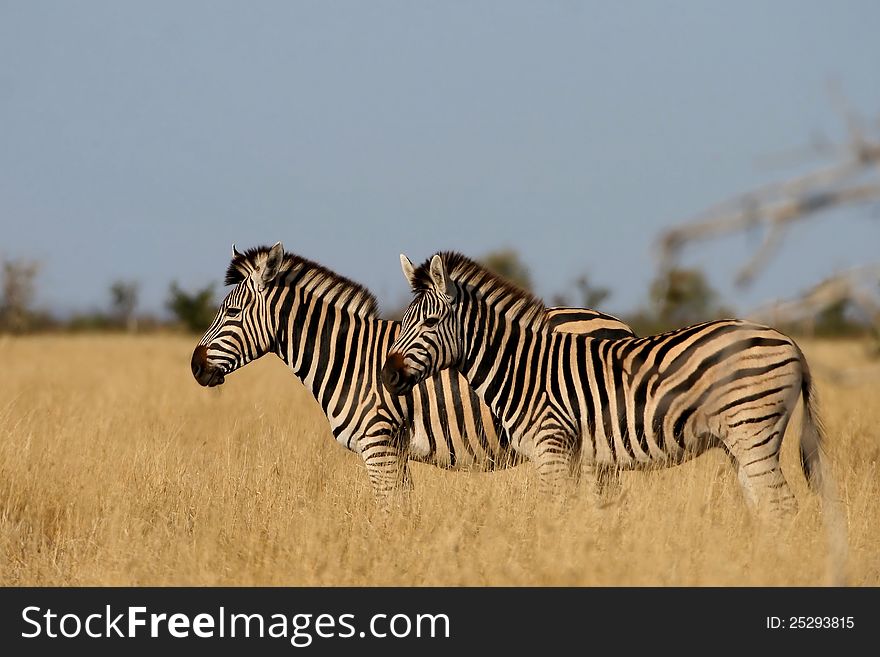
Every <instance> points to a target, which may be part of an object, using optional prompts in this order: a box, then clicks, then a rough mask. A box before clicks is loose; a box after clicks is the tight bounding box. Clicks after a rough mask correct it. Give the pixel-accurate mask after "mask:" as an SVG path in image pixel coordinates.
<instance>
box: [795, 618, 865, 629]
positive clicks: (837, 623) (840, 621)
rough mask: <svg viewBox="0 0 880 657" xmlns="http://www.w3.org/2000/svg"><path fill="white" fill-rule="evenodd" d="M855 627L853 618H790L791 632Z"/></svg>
mask: <svg viewBox="0 0 880 657" xmlns="http://www.w3.org/2000/svg"><path fill="white" fill-rule="evenodd" d="M853 627H855V619H854V618H853V617H852V616H790V617H789V619H788V629H790V630H839V629H843V630H849V629H852V628H853Z"/></svg>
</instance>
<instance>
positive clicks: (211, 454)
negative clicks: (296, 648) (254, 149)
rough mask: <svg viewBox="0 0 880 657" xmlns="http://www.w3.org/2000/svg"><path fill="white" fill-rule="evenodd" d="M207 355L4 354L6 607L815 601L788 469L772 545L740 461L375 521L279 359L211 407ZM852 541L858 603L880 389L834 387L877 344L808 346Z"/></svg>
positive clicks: (86, 347)
mask: <svg viewBox="0 0 880 657" xmlns="http://www.w3.org/2000/svg"><path fill="white" fill-rule="evenodd" d="M195 341H196V340H195V338H186V337H173V336H172V337H168V336H165V337H161V336H159V337H157V336H152V337H127V336H110V337H106V336H82V337H33V338H17V339H14V338H0V362H2V376H0V584H3V585H172V584H175V585H178V584H179V585H256V584H261V585H262V584H278V585H373V584H376V585H380V584H381V585H588V586H589V585H612V586H614V585H685V586H693V585H699V586H702V585H721V586H738V585H793V586H800V585H818V584H823V583H825V582H826V556H827V548H826V542H825V538H824V534H823V532H822V529H821V513H820V510H819V501H818V498H817V497H815V496H813V495H812V494H810V493H809V491H808V489H807V486H806V483H805V481H804V478H803V475H802V474H801V473H800V467H799V465H798V462H797V448H796V447H797V435H798V431H799V418H800V411H797V412H796V416H795V417H796V420H795V421H794V422H793V423H792V426H791V427H790V428H789V432H788V436H787V438H786V445H785V448H784V450H783V457H784V459H783V466H784V468H785V472H786V474H787V477H788V479H789V481H790V482H791V483H792V486H793V488H794V490H795V493H796V495H797V497H798V500H799V502H800V506H801V512H800V513H799V515H798V517H797V518H796V519H795V521H794V522H793V523H792V524H791V526H790V527H788V528H787V529H785V530H783V531H781V532H778V533H770V534H768V533H767V532H762V531H761V526H760V524H758V523H757V522H755V521H753V520H752V518H751V517H750V515H749V514H748V512H747V510H746V508H745V506H744V504H743V502H742V499H741V495H740V491H739V487H738V485H737V483H736V479H735V476H734V473H733V472H732V471H731V470H730V468H729V467H728V465H727V462H726V460H725V458H724V457H723V456H722V455H721V454H717V453H710V454H708V455H705V456H703V457H700V458H698V459H696V460H695V461H693V462H691V463H688V464H686V465H684V466H681V467H677V468H673V469H669V470H664V471H659V472H652V473H627V474H625V475H624V479H623V488H624V491H625V496H624V498H623V499H622V500H621V501H620V502H619V503H617V504H615V505H612V506H610V507H608V508H604V509H595V508H592V507H591V506H590V505H589V504H588V502H587V500H586V498H585V496H580V497H576V498H574V499H571V500H569V501H568V503H567V504H566V505H565V506H564V507H559V506H558V505H556V504H554V503H553V501H552V500H547V499H546V498H544V497H543V496H541V495H540V494H539V493H538V487H537V481H536V477H535V476H534V473H533V472H532V470H531V466H530V465H528V464H526V465H524V466H522V467H520V468H517V469H515V470H511V471H507V472H501V473H494V474H468V473H454V472H445V471H442V470H439V469H436V468H431V467H428V466H422V465H416V466H415V468H414V480H415V486H416V490H415V493H414V494H413V496H412V499H411V501H410V502H409V503H404V504H399V505H398V506H397V507H395V508H393V509H392V510H391V511H390V513H387V514H385V513H383V512H381V511H380V510H379V509H378V508H377V507H376V505H375V503H374V501H373V498H372V492H371V490H370V488H369V484H368V481H367V476H366V472H365V470H364V467H363V465H362V463H361V461H360V458H359V457H358V456H356V455H355V454H352V453H350V452H346V451H345V450H343V449H342V448H341V447H339V446H338V445H337V444H336V443H335V442H334V441H333V440H332V438H331V435H330V432H329V429H328V427H327V423H326V421H325V419H324V417H323V415H322V414H321V412H320V410H319V409H318V406H317V404H316V403H315V402H314V401H313V399H312V398H311V397H310V396H309V395H308V393H306V391H305V390H304V389H303V387H302V386H301V385H300V383H299V382H298V381H297V380H296V379H295V378H294V377H293V375H292V374H291V373H290V372H289V371H288V370H287V369H286V368H285V367H284V366H283V364H282V363H281V362H280V361H278V360H277V359H276V358H274V357H271V356H270V357H267V358H264V359H263V360H261V361H259V362H257V363H255V364H253V365H250V366H248V367H246V368H245V369H243V370H242V371H241V372H239V373H237V374H235V375H233V376H231V377H229V378H228V379H227V382H226V384H225V385H224V386H222V387H221V388H218V389H211V390H208V389H203V388H200V387H199V386H198V385H197V384H196V383H195V381H194V380H193V378H192V376H191V374H190V371H189V359H190V354H191V352H192V348H193V346H194V345H195ZM803 347H804V350H805V352H806V353H807V356H808V358H810V360H811V362H812V363H813V364H814V370H817V371H818V372H819V375H818V376H817V381H818V384H817V385H818V390H819V394H820V403H821V407H822V411H823V416H824V419H825V422H826V425H827V427H828V443H827V444H828V447H829V451H830V455H831V458H832V461H833V467H834V472H835V474H836V477H837V480H838V483H839V485H840V489H841V490H840V493H841V496H842V498H843V502H844V504H845V508H846V514H847V519H848V523H849V562H848V564H847V573H848V581H849V583H851V584H853V585H873V586H876V585H880V510H878V504H877V502H878V500H880V476H878V475H880V472H878V460H880V380H875V381H873V382H862V383H859V384H855V385H849V386H846V387H844V386H841V385H837V384H834V383H832V382H831V381H829V380H828V379H827V378H826V377H823V376H822V374H821V372H822V370H823V366H831V365H835V366H837V365H854V366H858V365H860V364H863V363H864V362H865V347H864V345H860V344H858V343H822V342H809V341H808V342H805V343H804V344H803Z"/></svg>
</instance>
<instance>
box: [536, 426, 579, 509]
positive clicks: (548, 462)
mask: <svg viewBox="0 0 880 657" xmlns="http://www.w3.org/2000/svg"><path fill="white" fill-rule="evenodd" d="M573 445H574V440H573V439H572V437H570V436H566V435H565V434H564V433H562V432H560V431H558V430H557V431H552V432H551V431H545V432H541V433H540V434H539V435H538V437H537V439H536V441H535V455H534V461H535V467H536V468H537V470H538V478H539V480H540V482H541V490H543V491H546V492H549V493H554V494H555V493H562V492H564V489H565V487H566V486H567V485H568V484H570V483H571V482H572V474H574V473H575V472H576V469H573V467H572V462H573V461H574V460H575V459H574V458H573V457H574V454H573V452H574V449H573Z"/></svg>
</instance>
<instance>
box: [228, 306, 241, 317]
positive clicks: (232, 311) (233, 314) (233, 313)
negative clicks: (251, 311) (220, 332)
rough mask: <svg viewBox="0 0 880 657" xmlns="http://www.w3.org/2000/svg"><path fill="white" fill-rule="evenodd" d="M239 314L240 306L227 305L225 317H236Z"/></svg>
mask: <svg viewBox="0 0 880 657" xmlns="http://www.w3.org/2000/svg"><path fill="white" fill-rule="evenodd" d="M240 314H241V308H232V307H229V308H227V309H226V316H227V317H238V316H239V315H240Z"/></svg>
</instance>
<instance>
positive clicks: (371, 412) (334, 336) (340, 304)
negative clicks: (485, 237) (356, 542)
mask: <svg viewBox="0 0 880 657" xmlns="http://www.w3.org/2000/svg"><path fill="white" fill-rule="evenodd" d="M226 283H227V284H230V285H234V286H235V287H234V288H233V290H232V291H231V292H230V293H229V295H228V296H227V297H226V299H225V300H224V301H223V303H222V305H221V307H220V309H219V311H218V313H217V316H216V318H215V319H214V322H213V323H212V324H211V326H210V328H208V330H207V331H206V333H205V335H204V337H203V338H202V339H201V340H200V341H199V344H198V346H197V347H196V348H195V351H194V352H193V357H192V370H193V375H194V376H195V378H196V380H197V381H198V382H199V383H201V384H202V385H208V386H212V385H219V384H221V383H223V381H224V378H225V376H226V375H228V374H230V373H231V372H233V371H235V370H236V369H238V368H240V367H242V366H243V365H246V364H247V363H249V362H251V361H252V360H254V359H256V358H259V357H261V356H263V355H264V354H266V353H274V354H276V355H277V356H279V357H280V358H281V359H282V360H283V361H284V362H285V363H286V364H287V365H288V366H289V367H290V368H291V369H292V370H293V372H294V373H295V374H296V376H297V377H299V379H300V380H301V381H302V382H303V383H304V384H305V385H306V387H307V388H308V389H309V390H310V391H311V392H312V394H313V395H314V396H315V399H317V401H318V403H319V404H320V405H321V408H322V409H323V410H324V413H325V414H326V415H327V418H328V419H329V421H330V426H331V429H332V431H333V434H334V436H335V437H336V439H337V441H339V442H340V443H341V444H342V445H344V446H345V447H346V448H347V449H350V450H353V451H355V452H358V453H359V454H361V456H362V457H363V459H364V461H365V463H366V466H367V470H368V472H369V475H370V479H371V481H372V483H373V486H374V487H375V490H376V491H377V493H379V494H380V496H384V494H386V493H387V492H389V491H390V490H391V489H393V488H395V487H398V486H401V485H405V484H407V483H408V474H407V466H406V459H407V458H413V459H416V460H419V461H424V462H427V463H432V464H434V465H437V466H440V467H443V468H449V469H479V470H495V469H499V468H505V467H508V466H510V465H513V464H516V463H518V462H519V461H520V460H521V457H520V456H519V454H517V452H515V451H514V450H512V449H511V446H510V441H509V439H508V437H507V434H506V433H505V432H504V431H503V430H502V429H501V425H500V422H499V421H498V420H496V419H495V418H494V417H493V416H492V414H491V412H490V411H489V409H488V407H487V406H486V405H485V404H483V403H482V402H481V401H480V400H479V398H478V397H477V396H476V395H475V394H474V392H473V390H471V389H470V387H469V386H468V385H467V382H466V381H465V380H464V379H463V378H461V377H460V376H459V375H458V374H457V373H455V372H451V371H445V372H442V373H440V374H438V375H437V376H436V377H429V378H427V379H426V380H425V381H424V382H423V383H422V384H420V385H418V386H415V387H414V389H413V390H411V391H410V392H408V393H407V394H406V395H404V396H397V395H394V394H391V393H389V392H387V391H386V390H385V389H384V387H383V386H382V384H381V381H380V373H381V367H382V363H383V361H384V359H385V355H386V353H387V352H388V348H389V346H390V345H391V343H392V342H393V341H394V340H395V338H396V337H397V335H398V333H399V331H400V323H399V322H394V321H388V320H383V319H379V318H378V317H377V316H376V313H377V307H376V300H375V298H374V297H373V295H372V294H370V293H369V291H367V290H366V289H365V288H364V287H362V286H360V285H358V284H357V283H354V282H352V281H351V280H349V279H346V278H344V277H342V276H339V275H337V274H335V273H333V272H331V271H329V270H328V269H326V268H325V267H323V266H321V265H319V264H317V263H315V262H312V261H309V260H307V259H305V258H302V257H300V256H297V255H293V254H289V253H288V254H286V253H284V250H283V248H282V247H281V245H280V244H276V245H275V246H274V247H272V248H271V249H269V248H267V247H261V248H257V249H252V250H249V251H247V252H246V253H244V254H242V253H238V252H234V254H233V259H232V262H231V264H230V266H229V269H228V272H227V278H226ZM551 314H552V315H553V317H554V320H553V321H554V322H556V328H557V330H575V331H580V332H583V331H589V330H591V329H595V330H597V331H599V332H601V333H602V334H603V335H631V334H632V333H631V331H630V329H629V327H627V326H626V325H625V324H622V323H621V322H619V321H617V320H616V319H614V318H613V317H610V316H608V315H603V314H601V313H597V312H595V311H592V310H588V309H576V308H560V309H555V310H553V311H552V312H551Z"/></svg>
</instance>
